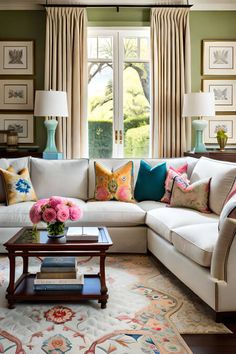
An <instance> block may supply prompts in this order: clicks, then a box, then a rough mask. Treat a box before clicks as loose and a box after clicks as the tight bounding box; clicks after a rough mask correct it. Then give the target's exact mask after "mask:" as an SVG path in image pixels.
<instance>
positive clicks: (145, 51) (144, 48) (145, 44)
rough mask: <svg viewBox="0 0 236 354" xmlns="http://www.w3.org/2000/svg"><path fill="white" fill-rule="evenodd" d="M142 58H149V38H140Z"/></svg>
mask: <svg viewBox="0 0 236 354" xmlns="http://www.w3.org/2000/svg"><path fill="white" fill-rule="evenodd" d="M140 59H146V60H148V59H149V45H148V39H147V38H140Z"/></svg>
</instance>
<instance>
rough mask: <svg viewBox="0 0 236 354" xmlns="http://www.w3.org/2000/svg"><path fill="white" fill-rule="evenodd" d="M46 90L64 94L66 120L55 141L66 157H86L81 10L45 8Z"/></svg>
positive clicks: (84, 40)
mask: <svg viewBox="0 0 236 354" xmlns="http://www.w3.org/2000/svg"><path fill="white" fill-rule="evenodd" d="M46 13H47V18H46V48H45V90H49V89H52V90H58V91H66V92H67V98H68V109H69V117H68V118H62V117H61V118H58V128H57V131H56V142H57V147H58V150H59V151H62V152H63V153H64V156H65V157H66V158H79V157H87V155H88V151H87V150H88V128H87V15H86V10H85V9H82V8H72V7H70V8H69V7H68V8H67V7H66V8H59V7H54V8H46Z"/></svg>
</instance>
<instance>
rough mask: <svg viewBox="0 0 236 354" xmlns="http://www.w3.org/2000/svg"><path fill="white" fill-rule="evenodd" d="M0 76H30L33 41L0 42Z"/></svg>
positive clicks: (31, 72) (32, 71)
mask: <svg viewBox="0 0 236 354" xmlns="http://www.w3.org/2000/svg"><path fill="white" fill-rule="evenodd" d="M0 58H1V60H0V74H1V75H32V74H33V73H34V65H33V41H24V42H23V41H0Z"/></svg>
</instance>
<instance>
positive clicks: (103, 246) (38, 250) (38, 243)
mask: <svg viewBox="0 0 236 354" xmlns="http://www.w3.org/2000/svg"><path fill="white" fill-rule="evenodd" d="M99 231H100V235H99V240H98V242H80V241H77V242H76V241H74V242H67V241H66V237H63V238H60V239H57V240H52V239H49V238H48V237H47V232H46V230H38V232H37V233H35V234H33V236H32V229H31V228H23V229H21V230H20V231H19V232H18V233H17V234H16V235H15V236H13V237H12V238H11V239H10V240H9V241H8V242H6V243H5V244H4V246H5V247H6V249H7V251H8V258H9V262H10V275H9V286H8V288H7V294H6V298H7V300H8V307H9V308H10V309H12V308H14V304H15V303H16V302H23V301H32V302H41V301H49V302H55V301H60V302H61V301H63V302H64V301H72V302H78V301H79V300H91V299H92V300H98V302H99V303H101V308H102V309H104V308H106V303H107V299H108V292H107V286H106V278H105V258H106V251H107V250H108V248H109V247H110V246H112V240H111V238H110V235H109V233H108V231H107V229H106V228H105V227H99ZM66 256H68V257H69V256H74V257H82V256H86V257H99V258H100V270H99V273H98V274H87V275H86V274H85V276H84V285H83V288H82V290H81V291H80V292H78V291H57V290H55V291H41V292H39V291H35V290H34V278H35V274H31V273H29V271H28V263H29V257H66ZM16 257H22V258H23V272H22V275H21V276H20V277H19V279H18V280H17V281H15V267H16Z"/></svg>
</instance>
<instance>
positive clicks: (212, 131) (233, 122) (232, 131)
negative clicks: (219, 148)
mask: <svg viewBox="0 0 236 354" xmlns="http://www.w3.org/2000/svg"><path fill="white" fill-rule="evenodd" d="M204 119H205V120H207V121H208V126H207V128H206V130H205V136H204V140H205V143H207V144H216V143H217V140H216V130H217V127H219V126H223V127H224V128H225V129H226V132H227V135H228V144H236V116H234V115H225V116H216V117H205V118H204Z"/></svg>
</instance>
